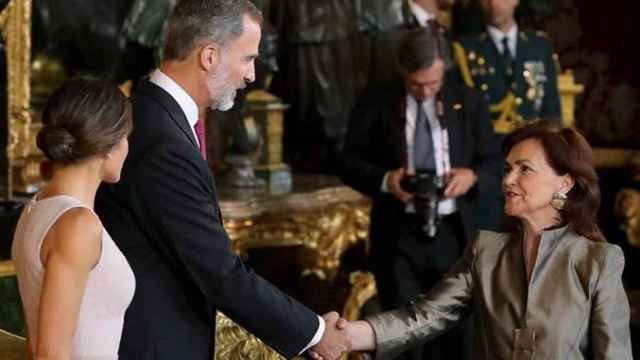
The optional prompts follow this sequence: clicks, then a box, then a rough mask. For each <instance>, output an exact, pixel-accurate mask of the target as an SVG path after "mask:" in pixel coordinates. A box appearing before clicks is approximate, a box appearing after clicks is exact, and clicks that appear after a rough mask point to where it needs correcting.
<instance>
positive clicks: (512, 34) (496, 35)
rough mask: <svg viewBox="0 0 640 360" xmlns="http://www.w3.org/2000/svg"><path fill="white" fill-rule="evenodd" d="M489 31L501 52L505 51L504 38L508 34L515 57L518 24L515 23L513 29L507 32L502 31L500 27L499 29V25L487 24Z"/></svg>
mask: <svg viewBox="0 0 640 360" xmlns="http://www.w3.org/2000/svg"><path fill="white" fill-rule="evenodd" d="M487 32H488V33H489V36H491V40H493V43H494V44H495V45H496V48H497V49H498V52H499V53H500V54H502V53H503V52H504V49H503V48H502V39H503V38H504V37H505V36H506V37H507V42H508V44H509V51H510V52H511V56H513V57H514V58H515V57H516V48H517V47H516V44H517V42H518V24H516V23H513V26H512V27H511V29H509V31H507V33H506V34H505V33H503V32H502V31H500V29H498V28H497V27H495V26H491V25H489V26H487Z"/></svg>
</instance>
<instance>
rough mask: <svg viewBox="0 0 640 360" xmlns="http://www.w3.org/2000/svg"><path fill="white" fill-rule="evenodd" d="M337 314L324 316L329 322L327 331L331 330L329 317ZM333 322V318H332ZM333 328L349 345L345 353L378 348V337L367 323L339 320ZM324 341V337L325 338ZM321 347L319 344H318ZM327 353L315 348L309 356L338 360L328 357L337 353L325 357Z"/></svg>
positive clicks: (316, 358)
mask: <svg viewBox="0 0 640 360" xmlns="http://www.w3.org/2000/svg"><path fill="white" fill-rule="evenodd" d="M330 314H335V316H337V314H336V313H329V314H326V315H325V316H323V317H324V318H325V321H326V322H327V325H326V326H327V327H326V328H325V333H326V331H327V330H326V329H328V328H329V321H327V315H330ZM331 320H332V321H333V317H331ZM333 327H335V330H336V331H338V334H340V335H341V336H342V337H344V338H345V340H346V344H347V350H346V351H344V352H343V353H346V352H349V351H372V350H375V348H376V336H375V333H374V331H373V328H372V327H371V325H370V324H369V323H368V322H367V321H348V320H346V319H344V318H337V319H335V321H333ZM323 340H324V337H323ZM321 343H322V341H321ZM318 345H319V344H318ZM343 353H340V354H337V357H340V356H341V355H342V354H343ZM325 354H326V353H323V352H322V349H319V348H317V346H316V347H313V348H312V349H311V350H309V355H310V356H311V357H312V358H313V359H315V360H332V359H337V357H336V358H332V357H328V356H336V353H333V354H329V355H328V356H327V355H325Z"/></svg>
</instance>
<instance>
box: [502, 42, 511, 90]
mask: <svg viewBox="0 0 640 360" xmlns="http://www.w3.org/2000/svg"><path fill="white" fill-rule="evenodd" d="M502 59H503V62H504V70H505V78H506V80H507V84H509V85H511V83H512V82H513V55H511V50H509V38H508V37H507V36H505V37H503V38H502Z"/></svg>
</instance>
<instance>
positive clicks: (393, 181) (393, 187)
mask: <svg viewBox="0 0 640 360" xmlns="http://www.w3.org/2000/svg"><path fill="white" fill-rule="evenodd" d="M406 175H407V170H406V169H405V168H400V169H396V170H393V171H391V172H389V176H387V189H388V190H389V192H390V193H391V194H393V196H395V197H396V198H397V199H398V200H400V201H402V202H403V203H406V202H407V201H409V200H411V199H412V198H413V195H412V194H410V193H408V192H406V191H404V190H402V187H401V186H400V181H401V180H402V178H404V177H405V176H406Z"/></svg>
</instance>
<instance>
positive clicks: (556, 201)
mask: <svg viewBox="0 0 640 360" xmlns="http://www.w3.org/2000/svg"><path fill="white" fill-rule="evenodd" d="M566 202H567V194H563V193H561V192H554V193H553V195H552V196H551V207H553V208H554V209H556V210H558V211H560V210H562V209H564V205H565V204H566Z"/></svg>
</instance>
